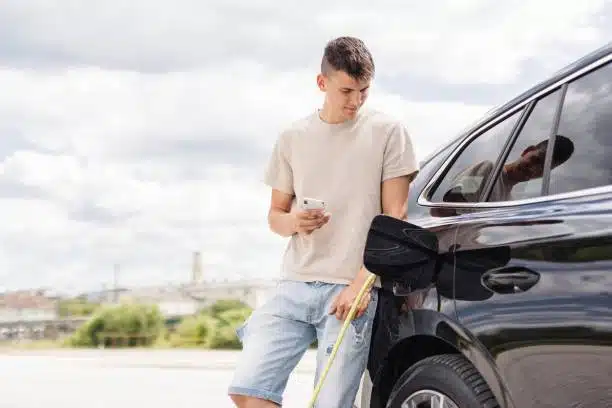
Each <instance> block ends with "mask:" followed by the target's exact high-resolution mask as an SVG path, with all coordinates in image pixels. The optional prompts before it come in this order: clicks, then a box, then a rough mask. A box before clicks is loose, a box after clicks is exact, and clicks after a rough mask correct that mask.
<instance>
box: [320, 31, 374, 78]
mask: <svg viewBox="0 0 612 408" xmlns="http://www.w3.org/2000/svg"><path fill="white" fill-rule="evenodd" d="M332 70H335V71H344V72H346V73H347V74H348V75H350V76H351V77H353V78H355V79H358V80H369V79H371V78H372V77H374V71H375V70H374V59H373V58H372V54H370V51H369V50H368V48H367V47H366V45H365V43H364V42H363V41H362V40H360V39H358V38H355V37H338V38H336V39H333V40H331V41H330V42H328V43H327V45H326V46H325V51H324V53H323V60H322V61H321V72H322V73H323V74H324V75H327V74H329V73H330V71H332Z"/></svg>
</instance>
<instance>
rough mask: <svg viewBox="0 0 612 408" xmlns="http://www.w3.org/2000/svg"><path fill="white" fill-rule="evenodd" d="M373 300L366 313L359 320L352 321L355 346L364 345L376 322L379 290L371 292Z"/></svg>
mask: <svg viewBox="0 0 612 408" xmlns="http://www.w3.org/2000/svg"><path fill="white" fill-rule="evenodd" d="M371 296H372V298H371V300H370V304H369V305H368V308H367V309H366V311H365V313H364V314H363V315H361V316H360V317H358V318H357V319H353V320H352V321H351V327H352V329H353V334H354V335H355V344H356V345H360V344H362V343H364V341H365V340H366V339H367V336H368V335H369V332H370V329H371V327H372V322H373V321H374V315H375V313H376V305H377V303H378V290H377V289H375V288H374V289H372V291H371Z"/></svg>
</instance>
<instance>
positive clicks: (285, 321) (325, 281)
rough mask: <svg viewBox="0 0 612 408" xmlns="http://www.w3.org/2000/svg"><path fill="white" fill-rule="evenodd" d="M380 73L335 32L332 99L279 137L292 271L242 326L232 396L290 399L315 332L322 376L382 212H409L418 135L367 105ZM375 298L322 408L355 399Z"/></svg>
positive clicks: (361, 313) (275, 168)
mask: <svg viewBox="0 0 612 408" xmlns="http://www.w3.org/2000/svg"><path fill="white" fill-rule="evenodd" d="M373 76H374V62H373V59H372V56H371V54H370V52H369V51H368V49H367V48H366V46H365V45H364V43H363V42H362V41H361V40H359V39H357V38H352V37H341V38H337V39H335V40H332V41H330V42H329V43H328V44H327V46H326V47H325V51H324V55H323V59H322V63H321V73H320V74H319V75H318V76H317V85H318V87H319V89H320V90H321V91H322V92H323V93H324V94H325V100H324V103H323V107H322V109H320V110H319V109H317V110H316V111H315V112H313V113H312V114H310V115H308V116H306V117H305V118H303V119H301V120H299V121H297V122H295V123H294V124H293V125H292V126H291V127H289V129H287V130H286V131H285V132H283V133H282V134H281V135H280V137H279V139H278V141H277V143H276V145H275V147H274V150H273V154H272V157H271V159H270V162H269V165H268V168H267V171H266V173H265V181H266V183H267V184H268V185H269V186H270V188H271V189H272V194H271V203H270V211H269V215H268V220H269V224H270V228H271V230H272V231H274V232H275V233H277V234H279V235H281V236H285V237H289V243H288V246H287V249H286V252H285V255H284V261H283V268H282V269H283V280H282V281H281V282H280V283H279V284H278V286H277V288H276V290H275V293H274V294H273V295H272V296H271V298H270V300H269V301H268V302H267V303H266V304H265V305H263V306H262V307H261V308H259V309H257V310H255V311H254V312H253V314H252V315H251V317H250V318H249V319H248V321H247V323H246V324H245V326H243V327H242V328H241V329H240V330H239V331H238V334H239V336H240V339H241V340H242V342H243V351H242V356H241V359H240V361H239V364H238V367H237V369H236V372H235V375H234V379H233V381H232V384H231V385H230V388H229V394H230V396H231V398H232V400H233V401H234V403H235V404H236V406H238V407H240V408H264V407H277V406H279V405H281V404H282V395H283V392H284V390H285V386H286V384H287V380H288V378H289V375H290V373H291V372H292V370H293V369H294V368H295V366H296V364H297V363H298V362H299V360H300V359H301V357H302V356H303V355H304V353H305V351H306V350H307V348H308V347H309V346H310V345H311V344H312V343H313V341H314V340H318V345H319V350H318V355H317V371H316V378H315V381H318V378H319V375H320V374H321V371H322V369H323V367H324V366H325V364H326V362H327V359H328V357H329V354H330V352H331V349H332V347H333V345H334V343H335V341H336V338H337V336H338V333H339V331H340V329H341V327H342V324H343V321H344V319H345V318H346V316H347V314H348V312H349V309H350V307H351V305H352V302H353V300H354V299H355V298H356V296H357V294H358V292H359V290H360V288H361V287H362V285H363V283H364V282H365V279H366V278H367V274H368V272H367V271H366V270H365V269H364V268H363V266H362V259H363V251H364V246H365V241H366V237H367V233H368V229H369V227H370V223H371V221H372V219H373V218H374V217H375V216H376V215H378V214H381V213H385V214H388V215H391V216H394V217H397V218H404V216H405V213H406V207H405V204H406V201H407V196H408V187H409V184H410V181H411V177H412V176H413V175H414V173H415V172H416V171H417V167H416V162H415V158H414V153H413V148H412V142H411V140H410V137H409V136H408V133H407V132H406V130H405V129H404V127H403V126H402V125H401V124H400V123H399V122H397V121H395V120H392V119H390V118H389V117H387V116H385V115H383V114H381V113H378V112H375V111H363V110H362V109H361V108H362V106H363V104H364V103H365V101H366V99H367V97H368V89H369V87H370V81H371V80H372V78H373ZM305 197H306V198H314V199H318V200H323V201H324V202H325V203H326V208H325V210H324V211H323V210H302V209H301V207H300V205H301V204H302V203H303V200H304V198H305ZM376 301H377V289H376V288H375V289H373V290H372V291H371V293H369V294H368V295H367V296H365V298H364V300H363V302H362V303H361V304H360V305H359V309H358V312H357V316H356V318H355V320H354V321H353V322H352V323H351V326H350V328H349V330H347V333H346V337H345V338H344V341H343V343H342V346H341V347H340V349H339V350H338V353H337V354H336V359H335V360H334V363H333V365H332V368H331V369H330V371H329V373H328V376H327V378H326V382H325V384H324V386H323V388H322V390H321V393H320V394H319V398H318V403H317V406H318V407H321V408H351V407H353V402H354V400H355V396H356V393H357V391H358V388H359V383H360V380H361V377H362V374H363V373H364V370H365V366H366V360H367V357H368V351H369V346H370V337H371V330H372V322H373V319H374V314H375V310H376ZM306 402H307V401H304V403H306Z"/></svg>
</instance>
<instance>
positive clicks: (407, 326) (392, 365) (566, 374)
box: [364, 43, 612, 408]
mask: <svg viewBox="0 0 612 408" xmlns="http://www.w3.org/2000/svg"><path fill="white" fill-rule="evenodd" d="M406 222H407V223H409V224H410V225H413V226H415V228H417V227H418V228H421V229H422V231H423V233H424V234H425V235H424V236H425V237H426V236H427V235H426V234H430V235H431V236H433V238H434V239H435V242H432V246H431V248H430V250H432V252H431V254H430V255H431V259H430V260H431V262H429V263H427V262H425V263H421V264H419V265H418V266H414V267H413V268H406V267H404V270H403V271H402V273H403V275H401V274H400V275H397V276H395V277H393V278H389V277H388V276H387V277H385V276H383V278H382V282H383V290H381V293H380V297H379V299H380V300H379V304H378V311H377V317H376V322H375V327H374V333H373V338H372V346H371V352H370V358H369V362H368V373H369V377H370V378H371V381H372V391H371V393H368V395H369V400H370V403H369V407H371V408H381V407H392V408H414V407H432V408H434V407H435V408H437V407H442V408H455V407H458V408H478V407H487V408H493V407H504V408H506V407H507V408H531V407H533V408H543V407H547V408H548V407H556V408H559V407H593V408H595V407H612V43H610V44H608V45H607V46H605V47H603V48H601V49H599V50H597V51H595V52H593V53H591V54H589V55H587V56H585V57H584V58H582V59H580V60H579V61H577V62H575V63H573V64H572V65H570V66H568V67H566V68H565V69H563V70H561V71H560V72H558V73H557V74H555V75H554V76H553V77H552V78H550V79H548V80H546V81H544V82H542V83H540V84H538V85H537V86H535V87H533V88H531V89H530V90H528V91H527V92H525V93H523V94H521V95H520V96H518V97H516V98H515V99H513V100H512V101H510V102H508V103H507V104H504V105H503V106H501V107H499V108H497V109H495V110H494V111H492V112H490V113H489V114H487V115H486V117H484V118H482V120H480V121H478V123H476V124H475V125H474V126H473V127H471V128H470V129H469V130H467V131H466V132H464V133H463V134H462V135H461V136H460V137H458V138H456V139H454V140H453V141H451V142H450V143H448V144H447V145H446V146H444V147H443V148H441V149H439V150H438V151H437V152H436V153H435V154H433V155H432V156H431V157H430V158H428V159H427V160H425V161H424V162H423V163H422V164H421V171H420V173H419V174H418V176H417V177H416V178H415V180H414V181H413V183H412V186H411V192H410V197H409V203H408V213H407V220H406ZM433 258H436V259H435V260H433ZM395 268H396V269H397V268H398V265H395ZM402 276H404V277H405V279H403V278H402ZM364 408H365V406H364Z"/></svg>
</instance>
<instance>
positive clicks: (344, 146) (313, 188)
mask: <svg viewBox="0 0 612 408" xmlns="http://www.w3.org/2000/svg"><path fill="white" fill-rule="evenodd" d="M416 171H417V163H416V160H415V155H414V151H413V146H412V141H411V139H410V136H409V135H408V132H407V131H406V129H405V128H404V127H403V126H402V125H401V124H400V123H399V122H398V121H396V120H393V119H391V118H389V117H388V116H386V115H384V114H382V113H380V112H377V111H374V110H368V111H361V112H360V113H359V114H358V116H357V118H355V119H354V120H351V121H348V122H344V123H342V124H328V123H326V122H324V121H323V120H321V119H320V117H319V113H318V111H317V112H315V113H313V114H311V115H309V116H307V117H305V118H303V119H301V120H299V121H297V122H295V123H293V124H292V126H290V127H289V129H287V130H286V131H284V132H283V133H282V134H281V135H280V137H279V138H278V140H277V142H276V144H275V146H274V150H273V152H272V155H271V157H270V161H269V164H268V167H267V169H266V172H265V176H264V181H265V183H266V184H267V185H268V186H270V187H272V188H273V189H277V190H280V191H282V192H285V193H288V194H292V195H294V201H293V210H298V209H299V206H297V202H299V201H298V200H300V199H301V198H303V197H309V198H315V199H319V200H324V201H325V202H326V206H327V207H326V210H327V211H328V212H330V213H331V220H330V221H329V222H328V223H327V224H326V225H324V226H323V227H322V228H320V229H318V230H315V231H313V232H312V233H311V234H310V235H305V236H302V235H299V234H294V235H293V236H291V237H290V240H289V243H288V245H287V248H286V250H285V254H284V258H283V265H282V275H283V278H285V279H294V280H301V281H322V282H329V283H343V284H347V283H350V282H351V281H352V280H353V279H354V277H355V275H356V274H357V272H358V271H359V269H360V268H361V267H362V265H363V252H364V248H365V241H366V238H367V233H368V230H369V227H370V223H371V221H372V219H373V218H374V217H375V216H376V215H378V214H380V213H381V211H382V210H381V194H380V193H381V183H382V181H384V180H387V179H390V178H393V177H398V176H402V175H410V174H413V173H415V172H416Z"/></svg>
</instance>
